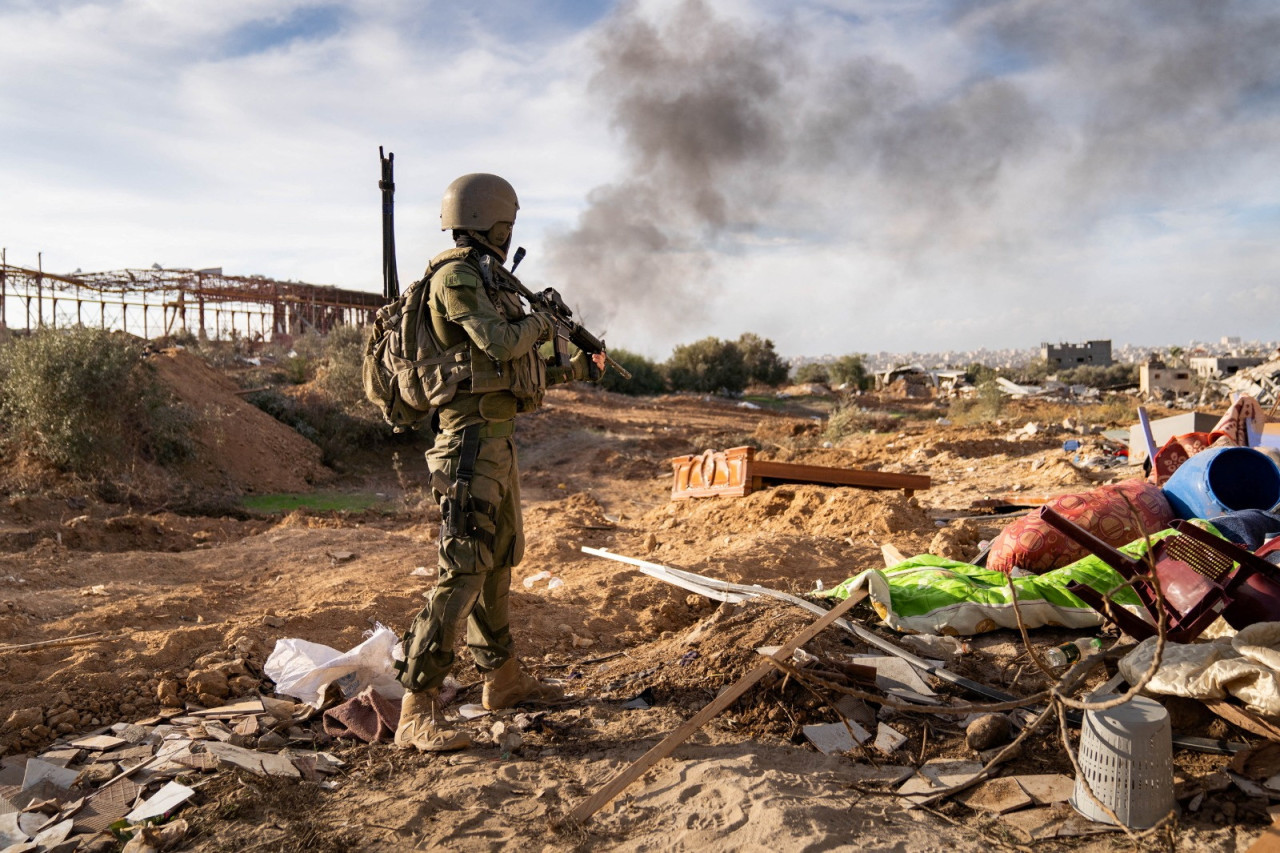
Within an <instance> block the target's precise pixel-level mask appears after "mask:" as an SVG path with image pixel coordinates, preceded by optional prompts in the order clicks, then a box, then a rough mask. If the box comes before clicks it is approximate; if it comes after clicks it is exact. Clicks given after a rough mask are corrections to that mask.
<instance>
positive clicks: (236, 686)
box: [228, 675, 258, 696]
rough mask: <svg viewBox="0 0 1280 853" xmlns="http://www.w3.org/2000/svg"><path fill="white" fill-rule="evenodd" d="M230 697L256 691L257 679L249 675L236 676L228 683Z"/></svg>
mask: <svg viewBox="0 0 1280 853" xmlns="http://www.w3.org/2000/svg"><path fill="white" fill-rule="evenodd" d="M228 686H229V687H230V688H231V693H232V695H235V696H245V695H247V694H249V693H252V692H253V691H255V690H257V689H258V679H256V678H254V677H253V676H251V675H237V676H235V677H234V678H232V679H231V680H230V681H229V682H228Z"/></svg>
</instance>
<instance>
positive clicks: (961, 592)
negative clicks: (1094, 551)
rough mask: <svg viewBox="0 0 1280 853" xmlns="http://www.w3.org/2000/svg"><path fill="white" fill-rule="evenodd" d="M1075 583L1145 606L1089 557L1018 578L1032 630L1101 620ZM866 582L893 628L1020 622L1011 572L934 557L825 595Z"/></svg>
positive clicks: (928, 629) (842, 593) (961, 631)
mask: <svg viewBox="0 0 1280 853" xmlns="http://www.w3.org/2000/svg"><path fill="white" fill-rule="evenodd" d="M1168 532H1169V533H1172V532H1173V531H1168ZM1073 583H1083V584H1086V585H1087V586H1089V587H1092V588H1093V589H1096V590H1097V591H1098V592H1100V593H1102V594H1107V593H1111V592H1113V591H1114V599H1115V601H1116V602H1117V603H1118V604H1122V605H1124V606H1126V607H1129V608H1130V609H1136V608H1138V607H1139V604H1140V602H1139V600H1138V597H1137V595H1135V594H1134V592H1133V590H1131V589H1129V588H1128V587H1124V586H1123V579H1122V578H1121V577H1120V575H1119V573H1117V572H1116V571H1115V570H1114V569H1112V568H1110V567H1109V566H1107V565H1106V564H1105V563H1103V562H1102V561H1101V560H1098V559H1097V558H1088V559H1085V560H1080V561H1079V562H1076V563H1073V564H1072V565H1070V566H1067V567H1065V568H1061V569H1054V570H1053V571H1050V572H1046V573H1045V574H1043V575H1029V576H1026V577H1015V578H1013V587H1014V589H1015V590H1017V596H1018V611H1019V612H1020V613H1021V614H1022V621H1023V623H1024V624H1025V625H1026V626H1027V627H1028V628H1040V627H1044V626H1048V625H1056V626H1060V627H1063V628H1091V627H1093V626H1095V625H1098V624H1100V623H1101V622H1102V617H1101V616H1099V615H1098V613H1097V612H1096V611H1094V609H1093V608H1091V607H1090V606H1089V605H1087V604H1085V603H1084V602H1083V601H1081V600H1080V599H1079V598H1077V597H1076V596H1075V595H1072V594H1071V593H1070V592H1067V587H1068V586H1069V585H1070V584H1073ZM863 587H865V588H866V590H867V592H868V594H869V595H868V597H869V600H870V601H871V606H872V607H873V608H874V609H875V611H876V613H877V614H878V615H879V616H880V618H881V619H882V620H884V623H885V624H886V625H888V626H889V627H890V628H893V629H894V630H895V631H902V632H904V633H911V634H916V633H919V634H950V635H964V636H968V635H971V634H982V633H985V632H987V631H995V630H997V629H999V628H1016V627H1017V626H1018V620H1017V616H1015V615H1014V612H1013V601H1012V594H1011V593H1010V591H1009V578H1008V576H1007V575H1005V574H1004V573H1003V572H997V571H993V570H991V569H985V568H982V567H980V566H974V565H970V564H968V563H959V562H956V561H955V560H947V559H944V558H942V557H938V556H935V555H933V554H921V555H920V556H918V557H912V558H911V559H910V560H907V561H906V562H904V563H899V564H898V565H896V566H893V567H892V568H888V569H868V570H867V571H865V572H863V573H862V574H860V575H857V576H856V577H853V578H850V579H849V580H847V581H845V582H844V583H842V584H840V585H839V586H837V587H835V588H834V589H832V590H830V592H828V593H824V594H826V595H829V596H831V597H832V598H838V599H844V598H847V597H848V596H849V595H850V594H851V593H852V592H853V591H854V590H857V589H861V588H863ZM1118 587H1119V589H1117V588H1118Z"/></svg>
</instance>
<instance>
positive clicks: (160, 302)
mask: <svg viewBox="0 0 1280 853" xmlns="http://www.w3.org/2000/svg"><path fill="white" fill-rule="evenodd" d="M382 304H383V298H382V295H381V294H380V293H369V292H365V291H360V290H343V289H341V288H337V287H331V286H328V285H317V284H304V283H302V282H292V281H276V280H275V279H270V278H263V277H261V276H232V275H223V274H222V271H221V270H220V269H209V270H184V269H178V270H169V269H155V268H153V269H149V270H116V271H114V272H96V273H79V272H77V273H75V274H73V275H58V274H54V273H49V272H45V271H44V270H41V269H34V270H33V269H27V268H25V267H17V266H10V265H9V264H7V263H5V262H3V260H0V328H10V329H35V328H40V327H67V326H76V325H82V326H96V327H99V328H103V329H118V330H122V331H125V332H128V333H130V334H134V335H138V336H139V337H142V338H147V339H151V338H156V337H161V336H164V335H168V334H176V333H179V332H184V331H185V332H190V333H191V334H194V335H196V336H197V337H199V338H201V339H209V340H219V339H226V338H235V337H245V338H250V339H257V340H272V339H273V338H276V337H278V336H280V335H291V336H293V335H299V334H302V333H303V332H306V331H308V330H311V329H314V330H316V331H318V332H321V333H325V332H328V331H329V330H330V329H332V328H333V327H334V326H340V325H360V324H363V323H368V322H371V321H372V319H373V313H374V312H375V311H377V309H378V308H380V307H381V306H382Z"/></svg>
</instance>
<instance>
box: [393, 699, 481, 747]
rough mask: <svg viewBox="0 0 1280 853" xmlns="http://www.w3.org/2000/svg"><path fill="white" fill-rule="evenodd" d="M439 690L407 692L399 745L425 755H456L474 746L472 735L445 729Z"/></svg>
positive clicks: (402, 708) (397, 739) (399, 729)
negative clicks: (428, 753) (460, 750)
mask: <svg viewBox="0 0 1280 853" xmlns="http://www.w3.org/2000/svg"><path fill="white" fill-rule="evenodd" d="M444 722H445V721H444V710H443V709H442V708H441V707H440V691H439V690H423V691H421V692H417V693H415V692H412V691H410V692H407V693H405V694H404V699H403V700H402V701H401V703H400V725H399V726H397V727H396V739H395V744H396V746H398V747H399V748H400V749H417V750H420V751H422V752H454V751H456V750H459V749H466V748H467V747H469V746H471V735H469V734H467V733H466V732H464V731H457V730H454V729H446V728H444Z"/></svg>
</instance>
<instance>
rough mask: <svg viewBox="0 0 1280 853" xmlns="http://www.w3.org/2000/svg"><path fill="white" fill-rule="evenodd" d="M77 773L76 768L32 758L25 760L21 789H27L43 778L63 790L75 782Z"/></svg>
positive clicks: (78, 772)
mask: <svg viewBox="0 0 1280 853" xmlns="http://www.w3.org/2000/svg"><path fill="white" fill-rule="evenodd" d="M79 775H80V771H78V770H68V769H66V768H65V767H59V766H58V765H56V764H50V763H49V762H48V761H41V760H40V759H39V758H32V759H30V760H28V761H27V766H26V770H25V772H24V773H23V774H22V790H24V791H29V790H31V789H32V788H34V787H35V786H36V785H38V784H40V783H41V782H43V781H45V780H48V781H49V782H50V783H51V784H53V785H54V786H55V787H58V788H62V789H64V790H65V789H68V788H70V787H71V786H72V785H74V784H75V781H76V777H77V776H79Z"/></svg>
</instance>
